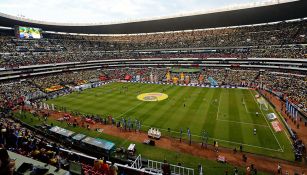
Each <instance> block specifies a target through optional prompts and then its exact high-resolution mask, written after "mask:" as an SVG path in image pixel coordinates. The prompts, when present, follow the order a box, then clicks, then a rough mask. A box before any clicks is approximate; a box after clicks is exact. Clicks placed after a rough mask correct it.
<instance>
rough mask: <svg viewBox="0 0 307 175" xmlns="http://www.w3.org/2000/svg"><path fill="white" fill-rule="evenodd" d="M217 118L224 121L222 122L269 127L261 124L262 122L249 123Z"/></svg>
mask: <svg viewBox="0 0 307 175" xmlns="http://www.w3.org/2000/svg"><path fill="white" fill-rule="evenodd" d="M216 120H218V121H222V122H230V123H238V124H245V125H253V126H261V127H269V126H267V125H261V124H255V123H249V122H238V121H234V120H224V119H216Z"/></svg>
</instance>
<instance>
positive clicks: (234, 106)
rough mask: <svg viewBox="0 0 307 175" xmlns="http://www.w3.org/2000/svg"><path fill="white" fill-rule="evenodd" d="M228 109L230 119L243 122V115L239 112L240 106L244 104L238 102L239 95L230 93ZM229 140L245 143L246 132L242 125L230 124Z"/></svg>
mask: <svg viewBox="0 0 307 175" xmlns="http://www.w3.org/2000/svg"><path fill="white" fill-rule="evenodd" d="M228 98H229V101H228V109H229V113H228V114H229V119H230V120H232V121H236V120H239V121H241V113H240V111H239V106H238V105H241V106H242V104H241V103H240V100H239V102H238V100H237V93H231V92H229V93H228ZM229 125H230V126H229V139H230V140H233V141H236V142H241V143H244V138H243V134H242V132H246V131H243V130H242V125H241V124H238V123H231V124H229Z"/></svg>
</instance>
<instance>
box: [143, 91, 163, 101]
mask: <svg viewBox="0 0 307 175" xmlns="http://www.w3.org/2000/svg"><path fill="white" fill-rule="evenodd" d="M167 98H168V95H167V94H163V93H159V92H150V93H143V94H140V95H138V96H137V99H139V100H142V101H161V100H165V99H167Z"/></svg>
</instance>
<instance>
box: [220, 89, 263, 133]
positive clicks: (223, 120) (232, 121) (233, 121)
mask: <svg viewBox="0 0 307 175" xmlns="http://www.w3.org/2000/svg"><path fill="white" fill-rule="evenodd" d="M222 93H223V92H222ZM224 93H225V92H224ZM220 101H221V95H220V99H219V104H218V108H217V114H216V120H218V121H222V122H230V123H238V124H247V125H254V126H262V127H268V126H267V125H261V124H255V123H249V122H239V121H235V120H225V119H219V117H218V116H219V111H220ZM244 102H245V101H244ZM244 106H245V109H246V112H247V113H251V112H249V111H248V109H247V108H246V105H245V103H244Z"/></svg>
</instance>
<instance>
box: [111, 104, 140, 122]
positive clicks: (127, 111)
mask: <svg viewBox="0 0 307 175" xmlns="http://www.w3.org/2000/svg"><path fill="white" fill-rule="evenodd" d="M143 103H144V102H143V101H142V102H141V103H139V104H137V105H135V106H133V107H131V108H130V109H128V110H127V111H126V112H124V113H122V114H121V115H119V116H118V117H114V119H118V118H120V117H121V116H123V115H125V114H127V113H128V112H130V111H132V110H133V109H135V108H137V107H138V106H140V105H141V104H143Z"/></svg>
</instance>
